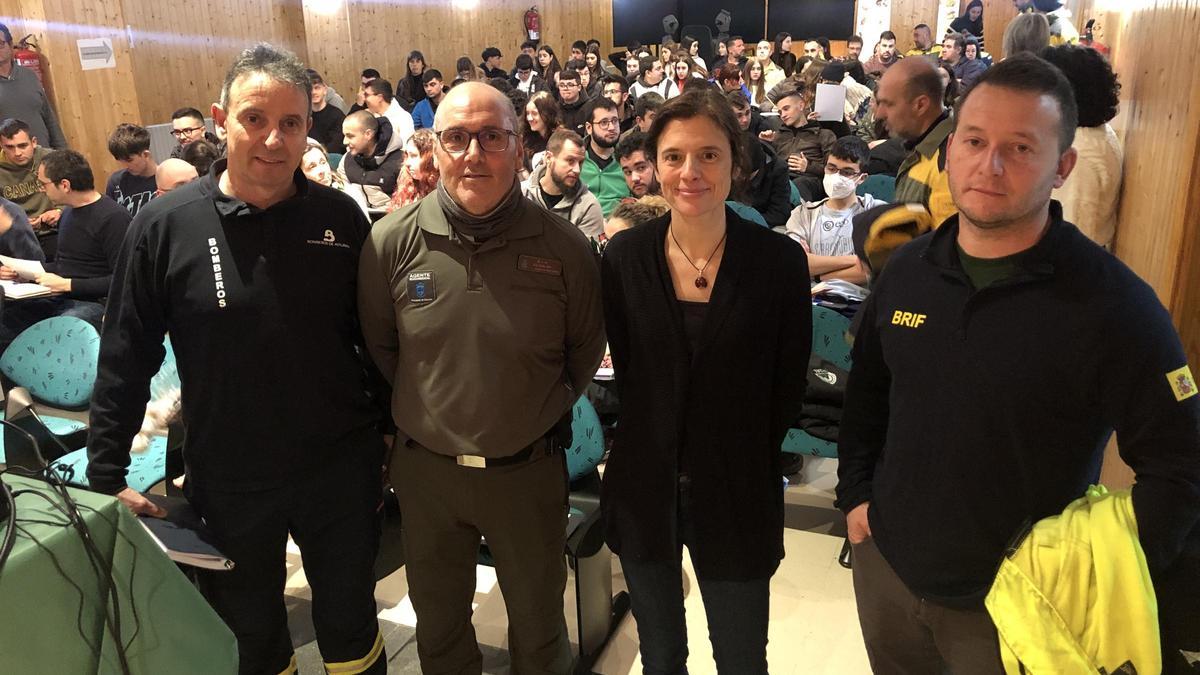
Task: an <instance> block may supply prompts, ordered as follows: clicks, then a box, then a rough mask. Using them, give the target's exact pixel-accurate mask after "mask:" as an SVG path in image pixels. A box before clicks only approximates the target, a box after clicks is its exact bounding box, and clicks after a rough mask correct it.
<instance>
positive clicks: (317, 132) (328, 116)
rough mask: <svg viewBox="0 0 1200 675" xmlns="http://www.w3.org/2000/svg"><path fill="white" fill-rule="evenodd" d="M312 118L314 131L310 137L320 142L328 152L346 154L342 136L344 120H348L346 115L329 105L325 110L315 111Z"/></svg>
mask: <svg viewBox="0 0 1200 675" xmlns="http://www.w3.org/2000/svg"><path fill="white" fill-rule="evenodd" d="M312 116H313V123H312V129H310V130H309V132H308V135H309V136H310V137H312V138H314V139H316V140H317V141H320V143H321V145H323V146H325V150H326V151H328V152H336V153H339V154H344V153H345V152H346V143H345V137H344V136H343V135H342V120H344V119H346V113H344V112H342V111H341V110H339V109H338V107H337V106H335V105H330V104H328V103H327V104H325V107H324V108H321V109H320V110H314V111H313V114H312Z"/></svg>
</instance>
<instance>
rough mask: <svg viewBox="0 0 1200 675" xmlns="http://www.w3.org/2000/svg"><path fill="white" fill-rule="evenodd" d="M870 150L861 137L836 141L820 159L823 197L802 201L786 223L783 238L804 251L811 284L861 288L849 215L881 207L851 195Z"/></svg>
mask: <svg viewBox="0 0 1200 675" xmlns="http://www.w3.org/2000/svg"><path fill="white" fill-rule="evenodd" d="M869 159H870V150H869V149H868V148H867V144H866V143H864V142H863V141H862V139H860V138H856V137H854V136H846V137H844V138H839V139H838V140H837V142H836V143H834V144H833V148H832V149H831V150H830V151H829V157H828V158H827V159H826V160H825V180H824V187H825V194H826V195H828V197H827V198H825V199H822V200H820V201H815V202H805V203H803V204H801V205H799V206H797V207H796V208H795V209H793V210H792V212H791V217H790V218H788V220H787V233H788V236H789V237H791V238H792V239H795V240H796V241H798V242H800V245H801V246H803V247H804V250H805V251H807V252H808V273H809V274H810V275H812V277H813V279H814V280H819V281H826V280H829V279H841V280H842V281H846V282H849V283H852V284H854V285H856V286H859V287H862V289H863V293H862V296H863V297H865V295H866V291H865V288H866V285H867V271H866V268H865V267H864V265H863V263H862V261H861V260H859V258H858V256H857V255H855V252H854V216H856V215H858V214H860V213H862V212H863V211H865V210H867V209H869V208H872V207H874V206H877V205H879V204H882V203H883V202H881V201H879V200H877V199H875V198H874V197H872V196H871V195H864V196H862V197H859V196H858V195H857V194H855V191H856V190H857V189H858V186H859V185H862V184H863V182H864V181H866V179H867V174H866V172H865V170H864V167H865V166H866V165H867V161H868V160H869Z"/></svg>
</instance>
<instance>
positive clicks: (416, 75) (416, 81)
mask: <svg viewBox="0 0 1200 675" xmlns="http://www.w3.org/2000/svg"><path fill="white" fill-rule="evenodd" d="M428 69H429V66H428V65H426V63H425V55H424V54H422V53H421V52H419V51H416V50H414V51H411V52H409V53H408V65H407V67H406V70H405V75H404V77H402V78H400V81H399V82H397V83H396V98H398V99H400V105H401V106H403V107H404V109H405V110H407V111H409V112H412V111H413V108H414V107H415V106H416V105H417V104H418V103H420V102H421V101H423V100H425V87H424V75H425V71H427V70H428ZM438 79H441V78H438Z"/></svg>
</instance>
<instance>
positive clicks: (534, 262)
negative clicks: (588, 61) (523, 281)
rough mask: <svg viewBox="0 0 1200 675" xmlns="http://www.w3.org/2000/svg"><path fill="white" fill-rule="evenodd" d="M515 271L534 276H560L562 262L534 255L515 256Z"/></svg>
mask: <svg viewBox="0 0 1200 675" xmlns="http://www.w3.org/2000/svg"><path fill="white" fill-rule="evenodd" d="M517 269H519V270H521V271H522V272H533V273H534V274H549V275H551V276H556V277H561V276H562V261H561V260H555V259H554V258H539V257H538V256H536V255H522V256H517Z"/></svg>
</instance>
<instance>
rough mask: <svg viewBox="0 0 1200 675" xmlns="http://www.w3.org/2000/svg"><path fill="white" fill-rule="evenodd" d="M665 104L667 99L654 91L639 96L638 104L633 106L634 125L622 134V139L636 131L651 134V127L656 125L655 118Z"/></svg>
mask: <svg viewBox="0 0 1200 675" xmlns="http://www.w3.org/2000/svg"><path fill="white" fill-rule="evenodd" d="M664 103H666V99H664V98H663V97H662V96H659V95H658V94H656V93H654V92H652V91H651V92H647V93H646V94H644V95H642V96H639V97H638V100H637V102H635V103H634V104H633V125H632V126H630V127H629V129H627V130H625V131H624V132H622V133H621V137H622V138H624V137H625V136H628V135H630V134H632V133H634V132H636V131H640V132H642V133H643V134H646V133H650V125H651V124H653V123H654V116H655V115H657V114H658V110H659V108H661V107H662V106H663V104H664Z"/></svg>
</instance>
